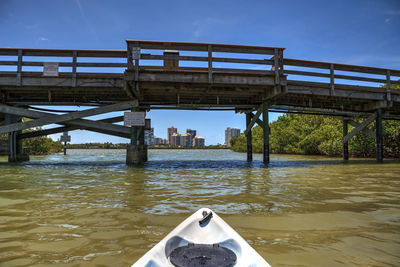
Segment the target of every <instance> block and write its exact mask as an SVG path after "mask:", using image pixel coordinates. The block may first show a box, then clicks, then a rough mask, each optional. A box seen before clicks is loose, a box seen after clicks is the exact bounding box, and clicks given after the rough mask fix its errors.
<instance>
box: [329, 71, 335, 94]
mask: <svg viewBox="0 0 400 267" xmlns="http://www.w3.org/2000/svg"><path fill="white" fill-rule="evenodd" d="M329 95H330V96H334V95H335V65H334V64H331V65H330V91H329Z"/></svg>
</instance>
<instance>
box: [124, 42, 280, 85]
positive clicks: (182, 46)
mask: <svg viewBox="0 0 400 267" xmlns="http://www.w3.org/2000/svg"><path fill="white" fill-rule="evenodd" d="M127 50H128V57H127V65H128V70H132V71H135V76H136V77H138V74H139V71H140V70H144V69H146V70H169V71H200V72H207V73H208V78H209V82H210V83H211V82H212V76H213V73H217V72H232V73H240V72H242V73H256V74H270V75H275V78H276V83H279V77H280V75H282V71H283V50H284V48H278V47H262V46H245V45H225V44H208V43H186V42H161V41H139V40H127ZM156 50H158V51H156ZM146 51H149V52H150V53H146ZM187 51H189V52H191V53H189V54H188V55H182V54H181V52H187ZM157 52H158V54H157ZM160 52H161V53H162V54H160ZM199 54H200V55H199ZM238 54H241V55H242V56H238ZM217 55H224V57H221V56H217ZM252 55H253V56H252ZM254 55H259V56H261V57H263V56H264V58H260V57H258V58H255V57H254ZM141 61H150V62H154V63H155V65H148V64H146V63H141ZM180 62H192V63H191V64H189V65H188V64H186V66H180ZM199 63H206V67H201V66H199V65H201V64H199ZM214 63H229V67H228V68H221V67H216V66H215V64H214ZM250 65H251V66H250ZM254 65H262V66H263V68H265V69H264V70H261V69H262V68H260V69H257V68H255V67H253V66H254ZM249 66H250V67H249ZM266 66H268V67H266ZM268 68H269V69H268Z"/></svg>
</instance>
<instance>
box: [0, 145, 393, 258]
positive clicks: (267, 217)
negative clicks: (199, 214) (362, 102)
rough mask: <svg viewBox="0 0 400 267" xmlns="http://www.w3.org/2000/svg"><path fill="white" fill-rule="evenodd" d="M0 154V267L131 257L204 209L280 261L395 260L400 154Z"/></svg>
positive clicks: (164, 152) (194, 152)
mask: <svg viewBox="0 0 400 267" xmlns="http://www.w3.org/2000/svg"><path fill="white" fill-rule="evenodd" d="M69 153H70V155H68V156H63V155H51V156H43V157H32V160H31V161H30V162H28V163H25V164H20V165H19V164H16V165H10V164H6V163H5V161H6V158H0V161H3V162H2V163H0V266H32V265H35V266H48V265H57V266H95V265H97V266H128V265H130V264H132V263H133V262H134V261H135V260H137V259H138V258H139V257H140V256H142V255H143V254H144V253H145V252H146V251H147V250H148V249H149V248H151V247H152V246H153V245H154V244H156V243H157V242H158V241H159V240H160V239H162V237H163V236H165V235H166V234H167V233H168V232H169V231H170V230H172V229H173V228H174V227H175V226H176V225H177V224H179V222H181V221H182V220H183V219H184V218H185V217H187V216H188V215H190V214H191V213H192V212H194V211H195V210H197V209H199V208H200V207H204V206H206V207H210V208H212V209H214V210H215V211H216V212H217V213H218V214H219V215H220V216H221V217H222V218H223V219H225V220H226V221H227V222H228V223H229V224H230V225H231V226H232V227H233V228H234V229H236V230H237V231H238V232H239V234H241V235H242V236H243V237H244V238H245V239H246V240H247V241H248V242H249V243H250V244H251V245H252V246H253V247H254V248H255V249H256V250H257V251H258V252H259V253H260V254H261V255H262V256H263V257H264V258H265V259H266V260H267V261H268V262H269V263H270V264H272V265H274V266H280V265H282V266H288V265H293V266H301V265H302V266H335V265H339V266H340V265H354V266H359V265H372V266H385V265H387V266H399V265H400V162H399V161H397V162H396V161H390V162H386V163H385V164H376V163H375V161H373V160H352V161H350V162H349V163H347V164H346V163H343V162H342V161H341V160H338V159H329V158H321V157H304V156H283V155H272V164H271V166H270V168H264V167H262V165H261V157H260V156H255V162H254V163H252V164H248V163H246V162H245V155H244V154H238V153H233V152H230V151H228V150H150V151H149V159H150V162H148V163H147V164H146V165H145V166H144V167H143V168H128V167H126V166H125V164H124V160H125V153H124V151H117V150H115V151H110V150H109V151H106V150H74V151H69Z"/></svg>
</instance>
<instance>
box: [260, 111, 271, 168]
mask: <svg viewBox="0 0 400 267" xmlns="http://www.w3.org/2000/svg"><path fill="white" fill-rule="evenodd" d="M262 108H263V113H262V114H263V127H262V128H263V140H264V150H263V162H264V164H268V163H269V134H270V131H269V123H268V121H269V118H268V106H267V105H266V104H265V103H264V104H263V107H262Z"/></svg>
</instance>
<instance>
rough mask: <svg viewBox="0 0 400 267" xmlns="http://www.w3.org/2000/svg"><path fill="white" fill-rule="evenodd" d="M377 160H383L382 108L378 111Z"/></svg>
mask: <svg viewBox="0 0 400 267" xmlns="http://www.w3.org/2000/svg"><path fill="white" fill-rule="evenodd" d="M375 117H376V160H377V161H378V162H383V128H382V110H381V109H378V110H377V112H376V116H375Z"/></svg>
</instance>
